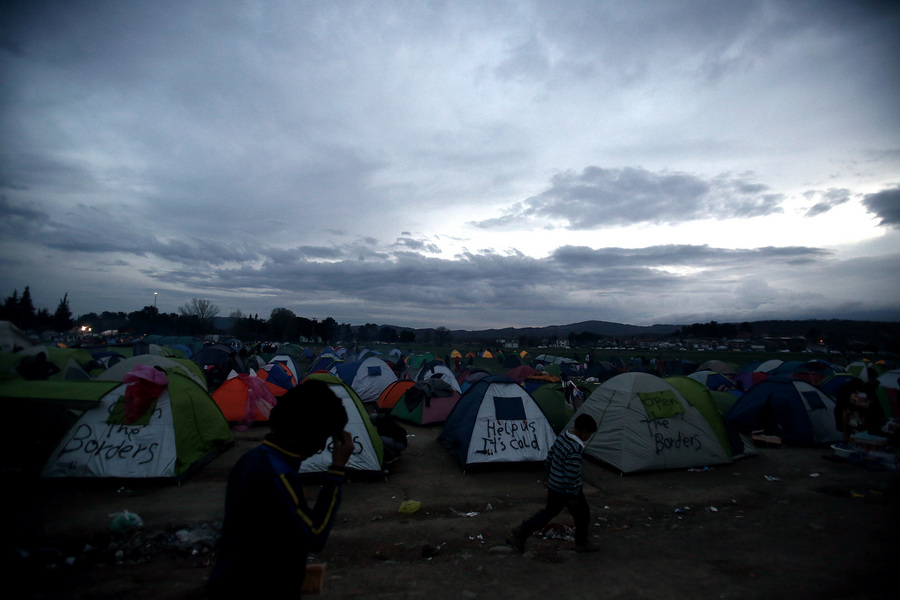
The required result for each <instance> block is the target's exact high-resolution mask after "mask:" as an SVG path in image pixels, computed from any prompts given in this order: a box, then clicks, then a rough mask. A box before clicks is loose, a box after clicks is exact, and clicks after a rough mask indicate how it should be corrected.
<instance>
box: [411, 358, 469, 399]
mask: <svg viewBox="0 0 900 600" xmlns="http://www.w3.org/2000/svg"><path fill="white" fill-rule="evenodd" d="M413 379H415V380H416V381H424V380H426V379H442V380H444V381H446V382H447V383H449V384H450V386H451V387H452V388H453V389H454V390H456V391H457V392H460V393H462V390H460V388H459V383H458V382H457V381H456V377H455V376H454V375H453V371H451V370H450V367H448V366H447V365H446V364H444V363H443V362H442V361H440V360H437V359H435V360H432V361H430V362H428V363H426V364H424V365H422V367H421V368H420V369H419V372H418V373H416V376H415V377H414V378H413Z"/></svg>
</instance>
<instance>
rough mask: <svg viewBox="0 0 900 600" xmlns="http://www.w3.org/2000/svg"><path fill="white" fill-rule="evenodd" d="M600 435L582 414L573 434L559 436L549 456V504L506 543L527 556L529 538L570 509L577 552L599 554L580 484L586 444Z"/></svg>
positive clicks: (514, 531)
mask: <svg viewBox="0 0 900 600" xmlns="http://www.w3.org/2000/svg"><path fill="white" fill-rule="evenodd" d="M596 431H597V423H596V422H595V421H594V419H593V417H591V416H590V415H588V414H585V413H581V414H580V415H578V416H577V417H575V423H574V426H573V427H572V429H571V430H569V431H564V432H563V433H561V434H559V436H558V437H557V438H556V442H554V444H553V447H552V448H550V452H549V454H548V455H547V462H546V466H547V478H546V479H547V480H546V483H545V485H546V486H547V504H546V506H544V508H542V509H541V510H539V511H537V512H536V513H534V514H533V515H532V516H530V517H528V518H527V519H525V520H524V521H522V524H521V525H518V526H517V527H514V528H513V530H512V536H511V537H510V538H509V539H507V540H506V543H508V544H510V545H511V546H512V547H513V548H515V549H516V550H518V552H519V553H520V554H521V553H523V552H525V540H526V539H528V536H529V535H531V534H532V533H534V532H535V531H537V530H538V529H540V528H541V527H544V526H545V525H546V524H547V523H549V522H550V519H552V518H553V517H555V516H556V515H558V514H559V513H560V511H562V509H564V508H566V509H568V511H569V513H570V514H571V515H572V518H573V519H575V552H597V551H598V550H600V547H599V546H598V545H596V544H593V543H591V542H589V541H588V532H589V531H590V525H591V509H590V507H589V506H588V503H587V499H586V498H585V497H584V491H583V490H582V481H581V459H582V456H583V455H584V443H585V442H587V441H588V439H590V437H591V436H592V435H594V433H595V432H596Z"/></svg>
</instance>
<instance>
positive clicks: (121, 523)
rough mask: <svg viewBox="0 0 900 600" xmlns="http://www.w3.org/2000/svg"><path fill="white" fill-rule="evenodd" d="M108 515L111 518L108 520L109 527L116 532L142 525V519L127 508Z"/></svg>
mask: <svg viewBox="0 0 900 600" xmlns="http://www.w3.org/2000/svg"><path fill="white" fill-rule="evenodd" d="M109 517H110V518H111V519H112V520H111V521H110V522H109V529H110V531H114V532H117V533H119V532H122V531H128V530H129V529H133V528H135V527H143V526H144V520H143V519H141V517H140V516H139V515H138V514H137V513H133V512H128V511H127V510H125V511H122V512H120V513H112V514H110V515H109Z"/></svg>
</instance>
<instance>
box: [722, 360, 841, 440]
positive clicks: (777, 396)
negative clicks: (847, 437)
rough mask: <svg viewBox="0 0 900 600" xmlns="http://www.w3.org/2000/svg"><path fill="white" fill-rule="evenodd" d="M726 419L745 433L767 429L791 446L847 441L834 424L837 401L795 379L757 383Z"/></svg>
mask: <svg viewBox="0 0 900 600" xmlns="http://www.w3.org/2000/svg"><path fill="white" fill-rule="evenodd" d="M725 418H726V419H727V420H728V421H729V422H731V423H734V424H735V425H736V426H738V427H739V428H740V429H742V430H743V431H745V432H749V431H757V430H764V431H765V433H767V434H770V435H776V436H780V437H781V439H782V441H783V442H784V443H787V444H791V443H793V444H800V445H820V444H828V443H831V442H837V441H840V440H842V439H843V435H842V434H841V432H840V431H838V429H837V426H836V424H835V421H834V400H832V399H831V398H830V397H829V396H828V395H827V394H825V393H824V392H823V391H822V390H820V389H818V388H816V387H815V386H812V385H810V384H808V383H806V382H805V381H801V380H799V379H794V378H791V377H781V376H776V377H769V378H768V379H766V380H765V381H762V382H760V383H758V384H756V385H755V386H753V387H752V388H751V389H749V390H748V391H747V392H746V393H744V395H743V396H741V397H740V399H739V400H738V401H737V402H736V403H735V404H734V406H732V407H731V410H729V411H728V414H727V415H726V416H725Z"/></svg>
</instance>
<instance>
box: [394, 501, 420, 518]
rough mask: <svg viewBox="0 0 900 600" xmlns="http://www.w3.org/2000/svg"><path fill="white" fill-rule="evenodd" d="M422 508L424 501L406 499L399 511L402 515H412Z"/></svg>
mask: <svg viewBox="0 0 900 600" xmlns="http://www.w3.org/2000/svg"><path fill="white" fill-rule="evenodd" d="M420 508H422V503H421V502H419V501H418V500H405V501H403V502H401V503H400V507H399V508H398V509H397V512H398V513H400V514H402V515H411V514H414V513H415V512H416V511H418V510H419V509H420Z"/></svg>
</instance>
